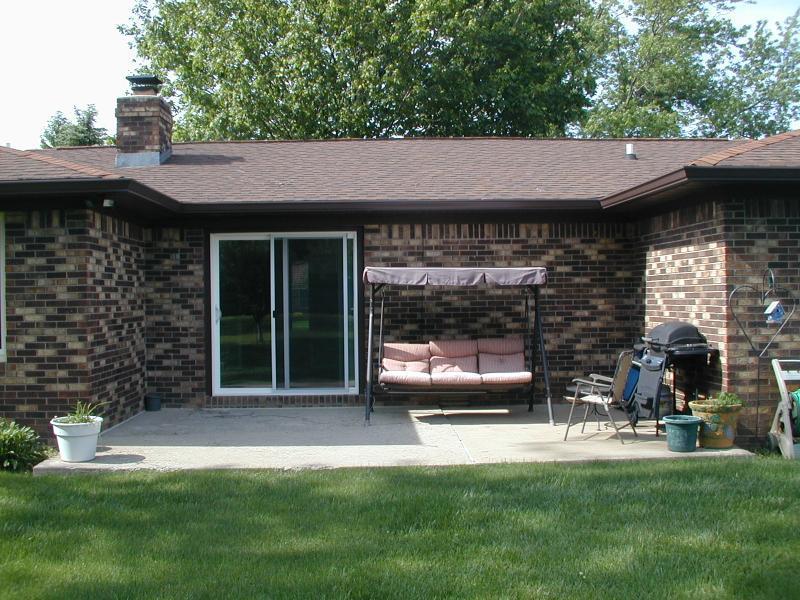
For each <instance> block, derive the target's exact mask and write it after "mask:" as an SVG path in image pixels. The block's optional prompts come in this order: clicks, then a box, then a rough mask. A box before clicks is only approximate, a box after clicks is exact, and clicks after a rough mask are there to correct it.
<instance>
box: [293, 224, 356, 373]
mask: <svg viewBox="0 0 800 600" xmlns="http://www.w3.org/2000/svg"><path fill="white" fill-rule="evenodd" d="M287 246H288V249H287V258H286V260H285V261H284V265H285V268H286V272H285V273H284V276H283V281H284V285H286V286H288V289H287V292H288V293H286V294H284V298H288V314H287V318H286V321H288V326H287V327H286V329H287V330H288V332H289V340H288V346H289V381H288V387H290V388H343V387H346V385H347V382H346V380H345V372H344V362H345V361H344V347H345V340H344V324H345V323H344V319H345V314H344V264H343V257H342V254H343V247H342V239H341V238H322V239H305V238H289V239H288V240H287Z"/></svg>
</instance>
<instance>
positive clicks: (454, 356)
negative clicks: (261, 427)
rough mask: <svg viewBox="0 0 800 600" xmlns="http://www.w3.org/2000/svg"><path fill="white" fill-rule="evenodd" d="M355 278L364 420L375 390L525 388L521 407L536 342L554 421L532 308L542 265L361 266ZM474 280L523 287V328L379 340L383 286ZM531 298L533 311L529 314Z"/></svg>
mask: <svg viewBox="0 0 800 600" xmlns="http://www.w3.org/2000/svg"><path fill="white" fill-rule="evenodd" d="M363 281H364V284H365V285H368V286H369V323H368V327H367V390H366V406H365V418H366V421H367V422H369V420H370V415H371V413H372V411H373V410H374V404H375V395H376V393H377V394H387V395H398V394H406V395H437V396H438V395H442V396H444V395H488V394H491V393H498V392H500V393H509V392H517V393H522V394H525V395H527V397H528V410H529V411H532V410H533V400H534V377H533V376H534V372H535V367H536V358H537V346H538V357H539V361H540V363H541V369H542V377H543V379H544V387H545V393H546V398H547V411H548V418H549V421H550V424H551V425H555V420H554V418H553V406H552V399H551V394H550V371H549V369H548V363H547V351H546V349H545V344H544V335H543V333H542V317H541V312H540V309H539V304H540V301H539V288H540V287H541V286H543V285H545V284H546V283H547V269H546V268H544V267H496V268H464V267H459V268H440V267H366V268H365V269H364V275H363ZM481 285H486V286H490V287H514V288H520V289H522V290H524V302H525V318H526V321H527V330H526V333H525V335H524V336H522V337H519V336H517V337H507V338H481V339H478V340H429V341H423V343H415V344H406V343H403V344H401V343H389V342H387V343H384V341H383V324H384V308H385V291H386V287H387V286H411V287H426V286H441V287H477V286H481ZM378 294H380V321H379V333H378V357H377V358H378V360H377V369H378V377H377V380H376V379H374V371H375V369H376V363H375V361H374V350H375V348H374V339H373V338H374V326H373V325H374V321H375V299H376V296H377V295H378ZM531 301H532V304H533V315H531ZM534 337H535V338H536V340H534ZM526 367H527V369H526Z"/></svg>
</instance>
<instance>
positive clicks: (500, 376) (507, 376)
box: [481, 371, 533, 385]
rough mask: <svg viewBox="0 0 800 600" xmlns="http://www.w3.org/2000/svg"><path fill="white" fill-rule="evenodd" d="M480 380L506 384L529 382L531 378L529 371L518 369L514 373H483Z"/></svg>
mask: <svg viewBox="0 0 800 600" xmlns="http://www.w3.org/2000/svg"><path fill="white" fill-rule="evenodd" d="M481 380H482V381H483V383H485V384H487V385H498V384H502V385H508V384H518V383H530V382H531V381H532V380H533V377H532V376H531V373H530V371H518V372H515V373H484V374H483V375H481Z"/></svg>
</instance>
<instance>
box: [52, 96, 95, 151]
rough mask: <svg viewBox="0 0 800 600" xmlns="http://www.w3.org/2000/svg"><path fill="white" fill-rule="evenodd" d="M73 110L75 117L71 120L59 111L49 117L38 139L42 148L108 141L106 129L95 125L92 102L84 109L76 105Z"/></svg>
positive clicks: (85, 144) (92, 144) (87, 144)
mask: <svg viewBox="0 0 800 600" xmlns="http://www.w3.org/2000/svg"><path fill="white" fill-rule="evenodd" d="M73 110H74V111H75V118H74V120H72V121H70V120H69V119H68V118H67V117H65V116H64V113H62V112H61V111H58V112H57V113H56V114H54V115H53V116H52V117H50V120H49V121H48V122H47V127H46V128H45V130H44V131H43V132H42V137H41V139H40V142H41V144H42V148H56V147H58V146H98V145H103V144H107V143H109V141H110V138H109V137H108V133H107V132H106V130H105V129H104V128H103V127H97V126H95V119H96V118H97V109H96V108H95V106H94V104H89V105H88V106H87V107H86V108H84V109H80V108H78V107H77V106H76V107H74V108H73Z"/></svg>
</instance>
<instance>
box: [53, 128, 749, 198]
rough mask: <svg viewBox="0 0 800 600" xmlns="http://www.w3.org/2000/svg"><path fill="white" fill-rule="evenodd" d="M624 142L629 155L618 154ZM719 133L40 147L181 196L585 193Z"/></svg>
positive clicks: (686, 152)
mask: <svg viewBox="0 0 800 600" xmlns="http://www.w3.org/2000/svg"><path fill="white" fill-rule="evenodd" d="M626 142H632V143H633V144H634V148H635V151H636V153H637V155H638V160H629V159H627V158H626V157H625V144H626ZM736 144H737V142H732V141H727V140H578V139H557V140H534V139H509V138H463V139H449V138H448V139H404V140H341V141H299V142H207V143H186V144H175V146H174V151H173V156H172V158H170V159H169V160H168V161H167V162H166V163H165V164H163V165H159V166H156V167H145V168H135V169H131V168H128V169H116V168H115V167H114V156H115V152H116V151H115V149H114V148H64V149H58V150H43V151H39V152H40V153H41V154H44V155H47V156H57V157H59V158H66V159H68V160H70V161H73V162H79V163H85V164H88V165H92V166H94V167H96V168H99V169H101V170H108V171H110V172H113V173H114V174H118V175H120V176H125V177H130V178H133V179H136V180H137V181H140V182H141V183H144V184H145V185H148V186H150V187H152V188H154V189H156V190H158V191H160V192H161V193H163V194H166V195H168V196H171V197H172V198H175V199H176V200H178V201H180V202H185V203H223V202H327V201H376V202H380V201H393V200H487V201H490V200H495V199H496V200H524V199H552V200H586V199H597V198H601V197H603V196H606V195H609V194H612V193H615V192H617V191H620V190H624V189H627V188H630V187H632V186H635V185H639V184H641V183H644V182H646V181H649V180H651V179H653V178H655V177H658V176H660V175H663V174H664V173H668V172H671V171H674V170H676V169H679V168H681V167H682V166H684V165H687V164H689V163H691V162H692V161H693V160H695V159H697V158H699V157H702V156H705V155H708V154H710V153H713V152H716V151H718V150H721V149H726V148H730V147H732V146H735V145H736Z"/></svg>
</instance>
